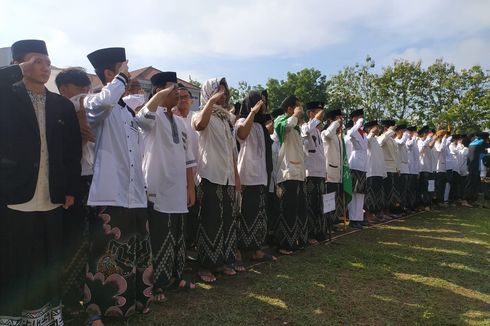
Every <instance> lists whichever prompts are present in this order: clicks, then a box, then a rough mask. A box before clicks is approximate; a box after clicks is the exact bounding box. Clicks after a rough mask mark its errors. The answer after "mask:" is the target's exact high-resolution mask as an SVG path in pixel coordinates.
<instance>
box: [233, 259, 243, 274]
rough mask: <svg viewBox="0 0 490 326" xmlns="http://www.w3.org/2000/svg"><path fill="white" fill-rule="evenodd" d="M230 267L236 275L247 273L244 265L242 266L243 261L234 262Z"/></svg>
mask: <svg viewBox="0 0 490 326" xmlns="http://www.w3.org/2000/svg"><path fill="white" fill-rule="evenodd" d="M232 266H233V269H234V270H235V271H236V272H238V273H243V272H246V271H247V269H246V268H245V265H243V261H241V260H238V261H236V262H235V263H234V264H233V265H232Z"/></svg>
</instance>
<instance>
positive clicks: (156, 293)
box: [142, 288, 167, 314]
mask: <svg viewBox="0 0 490 326" xmlns="http://www.w3.org/2000/svg"><path fill="white" fill-rule="evenodd" d="M165 301H167V297H166V296H165V294H164V293H163V290H162V289H160V288H157V289H154V290H153V302H155V303H163V302H165ZM142 313H143V314H144V312H143V311H142Z"/></svg>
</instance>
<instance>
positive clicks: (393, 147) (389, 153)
mask: <svg viewBox="0 0 490 326" xmlns="http://www.w3.org/2000/svg"><path fill="white" fill-rule="evenodd" d="M394 134H395V132H394V131H393V130H391V129H389V130H387V131H386V132H384V133H383V134H382V135H380V136H379V137H377V140H378V143H379V145H380V146H381V148H382V149H383V154H384V160H385V165H386V172H390V173H396V172H398V171H400V159H399V157H398V146H397V144H396V143H395V141H394V140H393V135H394Z"/></svg>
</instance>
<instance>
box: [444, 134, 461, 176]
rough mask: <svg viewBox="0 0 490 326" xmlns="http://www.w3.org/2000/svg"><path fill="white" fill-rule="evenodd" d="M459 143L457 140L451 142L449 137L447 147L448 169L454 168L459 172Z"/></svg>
mask: <svg viewBox="0 0 490 326" xmlns="http://www.w3.org/2000/svg"><path fill="white" fill-rule="evenodd" d="M457 147H458V145H457V144H456V143H455V142H451V141H450V140H449V139H448V140H447V148H446V168H447V169H448V170H453V171H455V172H457V173H459V164H458V149H457Z"/></svg>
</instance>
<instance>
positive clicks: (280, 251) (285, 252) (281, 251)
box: [277, 249, 294, 256]
mask: <svg viewBox="0 0 490 326" xmlns="http://www.w3.org/2000/svg"><path fill="white" fill-rule="evenodd" d="M277 253H278V254H280V255H284V256H291V255H292V254H293V253H294V251H291V250H287V249H277Z"/></svg>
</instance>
